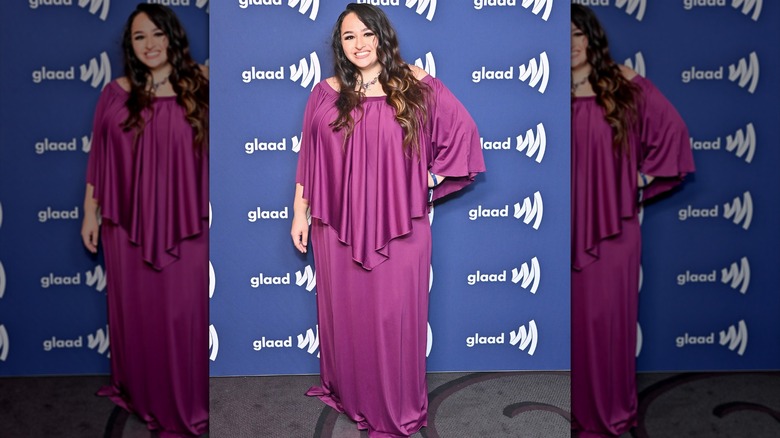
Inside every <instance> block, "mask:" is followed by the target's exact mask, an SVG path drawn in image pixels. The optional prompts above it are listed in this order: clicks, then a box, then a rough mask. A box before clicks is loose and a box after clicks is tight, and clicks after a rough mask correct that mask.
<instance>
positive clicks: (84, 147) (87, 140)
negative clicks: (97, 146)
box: [81, 135, 92, 153]
mask: <svg viewBox="0 0 780 438" xmlns="http://www.w3.org/2000/svg"><path fill="white" fill-rule="evenodd" d="M90 150H92V135H89V136H86V135H83V136H81V151H82V152H85V153H89V151H90Z"/></svg>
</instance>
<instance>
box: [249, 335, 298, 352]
mask: <svg viewBox="0 0 780 438" xmlns="http://www.w3.org/2000/svg"><path fill="white" fill-rule="evenodd" d="M291 347H292V336H288V337H287V339H267V338H266V337H265V336H263V337H262V338H260V339H257V340H255V341H253V342H252V348H254V350H255V351H260V350H262V349H263V348H266V349H267V348H291Z"/></svg>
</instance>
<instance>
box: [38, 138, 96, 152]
mask: <svg viewBox="0 0 780 438" xmlns="http://www.w3.org/2000/svg"><path fill="white" fill-rule="evenodd" d="M91 145H92V140H91V139H90V138H89V137H87V136H83V137H81V150H82V151H84V152H89V150H90V149H91ZM77 150H79V147H78V143H77V140H76V138H75V137H74V138H73V139H71V140H70V141H50V140H49V139H48V137H47V138H44V139H43V141H39V142H36V143H35V153H36V154H38V155H42V154H44V153H46V152H75V151H77Z"/></svg>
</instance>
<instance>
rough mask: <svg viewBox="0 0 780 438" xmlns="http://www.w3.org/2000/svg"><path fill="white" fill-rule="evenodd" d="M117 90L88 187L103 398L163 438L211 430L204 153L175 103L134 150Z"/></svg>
mask: <svg viewBox="0 0 780 438" xmlns="http://www.w3.org/2000/svg"><path fill="white" fill-rule="evenodd" d="M128 96H129V95H128V93H127V92H126V91H125V90H123V89H122V88H121V87H120V86H119V84H117V83H116V82H111V83H110V84H108V85H107V86H106V88H105V89H104V90H103V93H102V94H101V96H100V99H99V101H98V105H97V110H96V112H95V121H94V128H93V136H92V149H91V151H90V155H89V163H88V166H87V182H88V183H90V184H92V185H93V186H94V187H95V191H94V197H95V199H96V200H97V201H98V203H99V205H100V209H101V215H102V225H101V234H102V242H103V250H104V255H105V262H106V280H107V286H108V287H107V291H108V292H107V293H108V295H107V301H108V324H109V339H110V345H111V384H110V385H108V386H105V387H103V388H101V389H100V391H98V395H102V396H107V397H109V398H110V399H111V400H112V401H114V402H115V403H116V404H117V405H119V406H121V407H122V408H124V409H126V410H128V411H130V412H133V413H135V414H137V415H138V416H139V417H141V418H142V419H143V420H144V421H146V422H147V426H148V427H149V429H152V430H159V432H160V436H161V437H185V436H193V435H194V436H197V435H201V434H203V433H205V432H207V431H208V154H207V152H206V151H205V150H204V151H196V149H195V148H194V147H193V130H192V127H191V126H190V125H189V123H188V122H187V120H186V119H185V117H184V114H185V113H184V109H183V108H182V107H181V106H180V105H179V104H178V103H177V102H176V97H158V98H156V99H155V100H154V102H153V104H152V111H151V113H150V112H149V111H146V112H145V113H144V117H145V119H146V121H147V122H146V127H145V129H144V131H143V134H142V135H141V137H140V139H139V141H138V143H137V144H134V136H135V134H134V132H133V131H129V132H125V131H123V130H122V127H121V124H122V122H124V120H125V119H126V118H127V109H126V107H125V101H126V100H127V98H128Z"/></svg>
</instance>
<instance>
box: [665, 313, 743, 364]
mask: <svg viewBox="0 0 780 438" xmlns="http://www.w3.org/2000/svg"><path fill="white" fill-rule="evenodd" d="M719 335H720V338H719V340H718V342H719V343H720V345H723V346H726V347H728V349H729V350H731V351H734V350H737V354H739V355H740V356H742V355H743V354H744V353H745V349H746V348H747V341H748V331H747V325H746V324H745V321H744V320H740V321H739V323H737V327H734V326H733V325H732V326H729V328H728V329H726V330H721V331H720V333H719ZM675 344H676V345H677V348H683V347H685V346H686V345H705V344H709V345H714V344H715V332H712V333H710V334H708V335H703V336H691V335H690V334H688V333H685V334H683V335H682V336H678V337H677V339H676V340H675ZM727 344H728V345H727Z"/></svg>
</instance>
